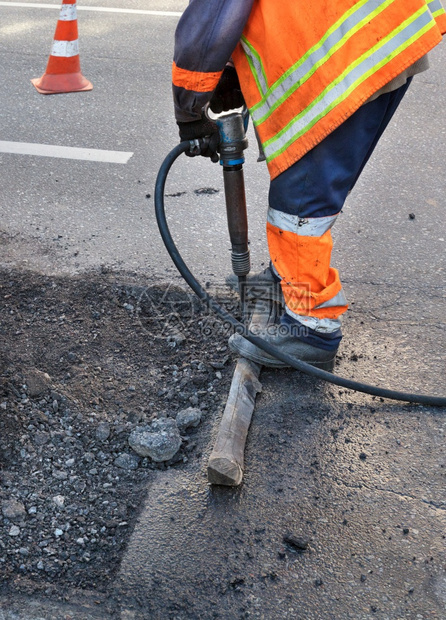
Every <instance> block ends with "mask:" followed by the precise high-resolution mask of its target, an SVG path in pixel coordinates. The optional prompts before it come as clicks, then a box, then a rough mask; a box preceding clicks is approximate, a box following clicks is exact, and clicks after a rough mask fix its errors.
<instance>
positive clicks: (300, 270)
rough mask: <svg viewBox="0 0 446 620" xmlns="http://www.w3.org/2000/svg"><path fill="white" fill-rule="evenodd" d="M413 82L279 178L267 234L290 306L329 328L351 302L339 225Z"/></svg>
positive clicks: (301, 318)
mask: <svg viewBox="0 0 446 620" xmlns="http://www.w3.org/2000/svg"><path fill="white" fill-rule="evenodd" d="M409 83H410V80H409V82H408V83H407V84H405V85H404V86H402V87H400V88H399V89H398V90H395V91H393V92H391V93H386V94H384V95H381V96H380V97H378V98H377V99H375V100H374V101H372V102H370V103H368V104H366V105H364V106H362V107H361V108H359V110H357V112H355V114H353V115H352V116H351V117H350V118H348V119H347V120H346V121H345V122H344V123H343V124H342V125H341V126H340V127H338V128H337V129H336V130H335V131H333V132H332V133H331V134H330V135H328V136H327V137H326V138H325V139H324V140H323V141H322V142H321V143H320V144H318V145H317V146H315V147H314V148H313V149H312V150H311V151H309V152H308V153H307V154H306V155H304V157H302V158H301V159H300V160H299V161H297V162H296V163H295V164H294V165H293V166H291V167H290V168H288V169H287V170H285V172H283V173H282V174H280V175H279V176H278V177H276V178H275V179H273V181H271V186H270V192H269V205H270V206H269V209H268V221H267V238H268V247H269V253H270V258H271V263H272V266H273V270H274V271H275V273H276V275H278V276H279V277H280V278H281V286H282V291H283V294H284V298H285V311H286V313H287V314H288V315H289V316H291V317H292V318H294V319H295V320H297V321H298V322H299V323H301V324H303V325H305V326H306V327H308V328H310V329H313V330H315V331H317V332H320V333H321V334H322V333H327V334H328V333H333V332H335V331H337V330H338V329H339V328H340V325H341V324H340V320H339V319H340V316H341V315H342V314H343V313H344V312H345V311H346V310H347V307H348V305H347V301H346V298H345V296H344V292H343V290H342V285H341V281H340V279H339V274H338V271H337V270H336V269H334V268H333V267H332V266H331V265H330V261H331V251H332V246H333V242H332V237H331V227H332V226H333V224H334V223H335V221H336V218H337V217H338V215H339V213H340V211H341V209H342V206H343V204H344V202H345V199H346V198H347V194H348V192H349V191H350V190H351V189H352V188H353V186H354V185H355V183H356V181H357V179H358V177H359V175H360V174H361V172H362V169H363V167H364V166H365V164H366V163H367V161H368V159H369V157H370V155H371V154H372V152H373V150H374V148H375V146H376V144H377V143H378V140H379V138H380V137H381V135H382V133H383V131H384V129H385V128H386V126H387V124H388V123H389V121H390V119H391V118H392V116H393V114H394V112H395V110H396V108H397V107H398V104H399V103H400V101H401V99H402V97H403V96H404V93H405V92H406V90H407V87H408V85H409Z"/></svg>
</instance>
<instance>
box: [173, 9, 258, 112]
mask: <svg viewBox="0 0 446 620" xmlns="http://www.w3.org/2000/svg"><path fill="white" fill-rule="evenodd" d="M253 2H254V0H190V3H189V6H188V7H187V9H186V10H185V11H184V13H183V15H182V17H181V19H180V21H179V23H178V26H177V29H176V33H175V51H174V63H173V70H172V82H173V96H174V105H175V118H176V120H177V122H180V123H184V122H192V121H198V120H201V118H202V115H201V111H202V109H203V107H204V106H205V105H206V103H208V102H209V101H210V99H211V96H212V93H213V91H214V89H215V87H216V86H217V84H218V82H219V80H220V77H221V75H222V73H223V70H224V68H225V66H226V63H227V62H228V60H229V59H230V57H231V54H232V52H233V50H234V48H235V46H236V45H237V43H238V41H239V40H240V37H241V34H242V32H243V29H244V27H245V24H246V21H247V19H248V17H249V14H250V12H251V8H252V5H253Z"/></svg>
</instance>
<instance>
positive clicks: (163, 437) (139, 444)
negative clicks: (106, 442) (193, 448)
mask: <svg viewBox="0 0 446 620" xmlns="http://www.w3.org/2000/svg"><path fill="white" fill-rule="evenodd" d="M129 445H130V447H131V448H132V449H133V450H134V451H135V452H136V453H137V454H139V455H141V456H149V457H150V458H151V459H153V460H154V461H155V462H157V463H160V462H162V461H169V460H170V459H171V458H172V457H173V456H174V455H175V454H176V453H177V452H178V450H179V448H180V446H181V437H180V432H179V430H178V426H177V424H176V422H175V420H172V419H171V418H158V419H157V420H154V421H153V422H152V424H151V425H150V426H143V427H140V428H137V429H135V430H134V431H133V432H132V433H131V434H130V437H129Z"/></svg>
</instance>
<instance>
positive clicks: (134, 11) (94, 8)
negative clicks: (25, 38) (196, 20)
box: [0, 2, 182, 17]
mask: <svg viewBox="0 0 446 620" xmlns="http://www.w3.org/2000/svg"><path fill="white" fill-rule="evenodd" d="M0 6H6V7H9V8H14V7H20V8H25V9H58V10H60V4H42V3H34V2H0ZM77 10H78V11H99V12H101V11H102V12H104V13H128V14H129V15H154V16H160V17H181V15H182V12H179V11H145V10H143V9H114V8H112V7H107V6H78V7H77Z"/></svg>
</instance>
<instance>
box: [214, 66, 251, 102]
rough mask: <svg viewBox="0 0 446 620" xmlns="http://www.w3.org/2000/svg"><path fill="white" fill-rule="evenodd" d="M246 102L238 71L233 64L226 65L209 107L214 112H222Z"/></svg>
mask: <svg viewBox="0 0 446 620" xmlns="http://www.w3.org/2000/svg"><path fill="white" fill-rule="evenodd" d="M244 103H245V100H244V99H243V95H242V91H241V88H240V82H239V79H238V75H237V71H236V70H235V69H234V67H233V66H232V65H226V67H225V68H224V71H223V73H222V76H221V78H220V81H219V82H218V84H217V86H216V88H215V90H214V94H213V95H212V98H211V101H210V103H209V107H210V108H211V110H212V112H215V113H216V114H220V113H221V112H227V111H228V110H235V109H236V108H241V107H242V105H244Z"/></svg>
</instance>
